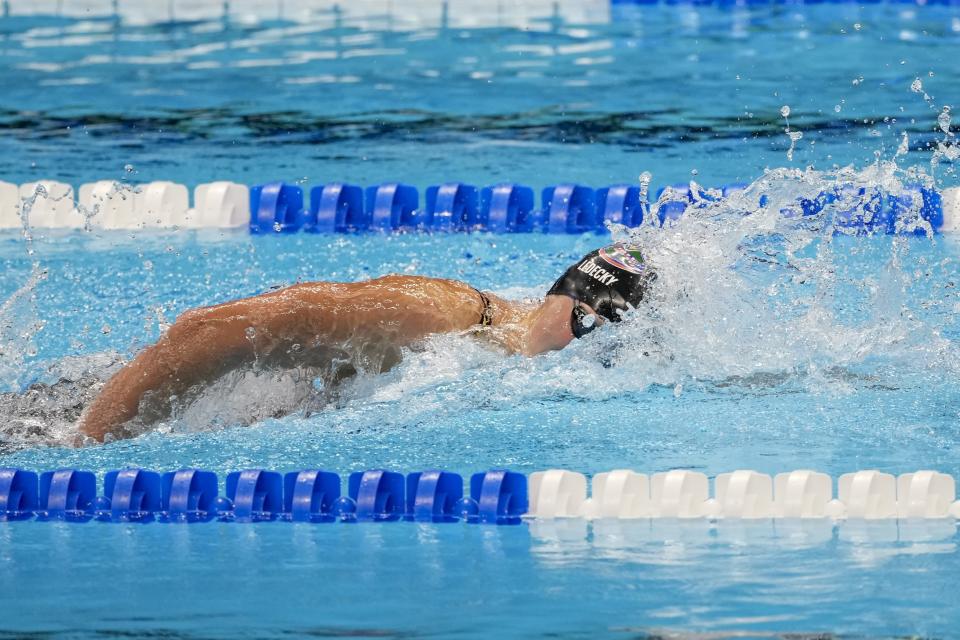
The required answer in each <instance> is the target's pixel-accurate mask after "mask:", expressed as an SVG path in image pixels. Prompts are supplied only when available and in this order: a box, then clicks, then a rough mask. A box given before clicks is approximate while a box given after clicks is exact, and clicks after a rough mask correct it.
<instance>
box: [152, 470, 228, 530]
mask: <svg viewBox="0 0 960 640" xmlns="http://www.w3.org/2000/svg"><path fill="white" fill-rule="evenodd" d="M160 484H161V499H160V508H161V511H163V516H164V519H165V520H166V521H167V522H206V521H208V520H212V519H213V518H214V517H216V513H217V511H216V506H217V490H218V489H217V474H215V473H213V472H211V471H203V470H201V469H181V470H180V471H168V472H167V473H164V474H163V476H161V478H160Z"/></svg>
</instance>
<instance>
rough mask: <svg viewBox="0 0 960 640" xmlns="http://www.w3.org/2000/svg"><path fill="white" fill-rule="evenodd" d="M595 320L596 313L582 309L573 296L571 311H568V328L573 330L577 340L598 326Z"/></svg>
mask: <svg viewBox="0 0 960 640" xmlns="http://www.w3.org/2000/svg"><path fill="white" fill-rule="evenodd" d="M597 320H598V318H597V316H596V314H593V313H587V312H586V311H584V310H583V307H581V306H580V301H579V300H577V299H576V298H574V300H573V311H571V312H570V330H571V331H573V335H574V337H575V338H577V339H578V340H579V339H580V338H582V337H583V336H585V335H587V334H588V333H590V332H591V331H593V330H594V329H596V328H597V327H598V326H600V323H599V322H598V321H597Z"/></svg>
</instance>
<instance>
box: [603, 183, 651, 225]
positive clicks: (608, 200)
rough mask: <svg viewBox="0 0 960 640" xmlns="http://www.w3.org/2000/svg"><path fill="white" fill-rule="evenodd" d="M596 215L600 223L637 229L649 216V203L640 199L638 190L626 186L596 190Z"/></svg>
mask: <svg viewBox="0 0 960 640" xmlns="http://www.w3.org/2000/svg"><path fill="white" fill-rule="evenodd" d="M596 194H597V215H598V217H599V219H600V221H601V222H602V221H607V222H612V223H614V224H622V225H624V226H627V227H639V226H640V225H641V224H643V220H644V218H645V217H646V216H647V215H649V212H650V203H649V202H647V201H646V198H641V197H640V188H639V187H634V186H631V185H627V184H620V185H614V186H612V187H604V188H603V189H597V192H596Z"/></svg>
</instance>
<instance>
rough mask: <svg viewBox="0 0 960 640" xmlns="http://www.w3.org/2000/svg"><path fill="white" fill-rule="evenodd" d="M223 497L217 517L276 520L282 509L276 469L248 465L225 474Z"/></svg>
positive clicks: (240, 520)
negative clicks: (251, 467)
mask: <svg viewBox="0 0 960 640" xmlns="http://www.w3.org/2000/svg"><path fill="white" fill-rule="evenodd" d="M226 494H227V495H226V501H224V502H221V503H220V505H218V509H217V510H218V512H219V513H218V517H219V518H221V519H223V520H230V521H235V522H265V521H270V520H276V519H277V518H278V517H279V516H280V514H281V513H282V510H283V480H282V478H281V476H280V474H279V473H277V472H276V471H264V470H262V469H247V470H246V471H234V472H233V473H229V474H227V482H226Z"/></svg>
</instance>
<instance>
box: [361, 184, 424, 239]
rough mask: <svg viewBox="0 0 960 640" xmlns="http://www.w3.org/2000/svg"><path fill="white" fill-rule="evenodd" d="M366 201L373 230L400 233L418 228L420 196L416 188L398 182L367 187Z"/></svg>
mask: <svg viewBox="0 0 960 640" xmlns="http://www.w3.org/2000/svg"><path fill="white" fill-rule="evenodd" d="M366 200H367V219H368V220H369V223H370V228H371V229H377V230H381V231H398V230H400V229H410V228H414V227H416V225H417V208H418V207H419V206H420V196H419V195H418V193H417V190H416V188H415V187H411V186H410V185H406V184H400V183H398V182H392V183H387V184H381V185H379V186H376V187H367V193H366Z"/></svg>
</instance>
